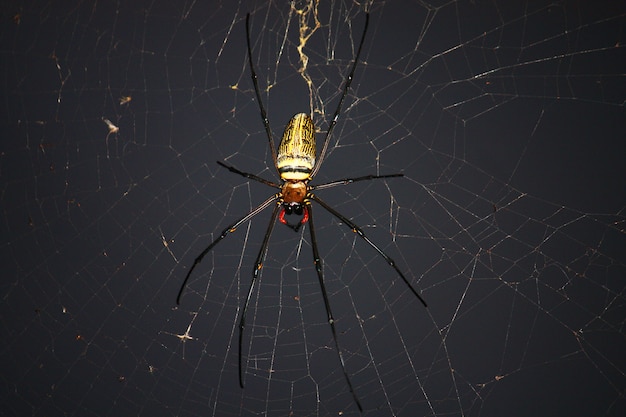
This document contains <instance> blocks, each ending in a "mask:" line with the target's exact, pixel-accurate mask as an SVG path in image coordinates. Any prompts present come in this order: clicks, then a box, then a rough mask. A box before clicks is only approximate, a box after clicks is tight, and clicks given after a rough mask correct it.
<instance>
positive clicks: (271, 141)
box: [246, 13, 277, 166]
mask: <svg viewBox="0 0 626 417" xmlns="http://www.w3.org/2000/svg"><path fill="white" fill-rule="evenodd" d="M246 41H247V43H248V62H249V63H250V75H251V76H252V84H254V92H255V93H256V98H257V100H258V102H259V108H260V110H261V119H262V120H263V125H264V126H265V133H267V140H268V141H269V144H270V150H271V151H272V161H273V162H274V166H276V158H277V156H276V147H275V146H274V139H273V138H272V129H270V121H269V120H268V119H267V112H266V111H265V107H263V100H261V92H260V91H259V81H258V80H257V76H256V71H255V70H254V64H253V63H252V47H251V46H250V13H248V14H246Z"/></svg>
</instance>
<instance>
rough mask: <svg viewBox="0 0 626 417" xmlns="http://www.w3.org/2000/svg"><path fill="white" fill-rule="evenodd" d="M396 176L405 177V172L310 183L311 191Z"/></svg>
mask: <svg viewBox="0 0 626 417" xmlns="http://www.w3.org/2000/svg"><path fill="white" fill-rule="evenodd" d="M396 177H404V174H387V175H365V176H363V177H356V178H344V179H342V180H335V181H332V182H327V183H326V184H319V185H310V186H309V191H313V190H325V189H327V188H332V187H336V186H338V185H348V184H352V183H353V182H357V181H368V180H377V179H380V178H396Z"/></svg>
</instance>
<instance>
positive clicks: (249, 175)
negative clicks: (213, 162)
mask: <svg viewBox="0 0 626 417" xmlns="http://www.w3.org/2000/svg"><path fill="white" fill-rule="evenodd" d="M217 163H218V164H219V165H220V166H222V167H224V168H226V169H227V170H229V171H230V172H233V173H235V174H238V175H241V176H242V177H245V178H248V179H251V180H255V181H258V182H260V183H262V184H265V185H269V186H270V187H274V188H278V189H280V185H278V184H276V183H273V182H272V181H268V180H266V179H265V178H261V177H259V176H258V175H254V174H250V173H249V172H243V171H240V170H238V169H237V168H235V167H234V166H232V165H226V164H225V163H223V162H221V161H217Z"/></svg>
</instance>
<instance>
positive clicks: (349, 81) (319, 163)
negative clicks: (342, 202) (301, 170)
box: [311, 13, 370, 178]
mask: <svg viewBox="0 0 626 417" xmlns="http://www.w3.org/2000/svg"><path fill="white" fill-rule="evenodd" d="M369 21H370V14H369V13H365V27H364V28H363V35H361V42H360V43H359V49H357V52H356V56H355V57H354V63H353V64H352V69H351V70H350V74H348V77H347V78H346V83H345V85H344V87H343V93H342V94H341V98H340V99H339V104H338V105H337V110H335V114H334V115H333V118H332V120H331V122H330V125H329V126H328V130H327V131H326V138H325V139H324V145H323V146H322V150H321V152H320V155H319V157H318V158H317V161H315V166H314V167H313V170H312V171H311V178H313V177H314V176H315V174H317V171H319V169H320V166H322V162H323V161H324V157H325V156H326V149H328V143H329V142H330V135H331V133H332V132H333V129H334V128H335V125H336V124H337V119H338V118H339V115H340V114H341V106H343V102H344V100H345V98H346V95H347V94H348V89H349V88H350V84H352V78H354V71H355V70H356V66H357V64H358V63H359V56H360V55H361V48H362V47H363V42H364V41H365V34H366V33H367V25H368V24H369Z"/></svg>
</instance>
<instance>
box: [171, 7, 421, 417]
mask: <svg viewBox="0 0 626 417" xmlns="http://www.w3.org/2000/svg"><path fill="white" fill-rule="evenodd" d="M368 22H369V14H366V15H365V28H364V29H363V35H362V36H361V42H360V43H359V47H358V49H357V53H356V56H355V58H354V63H353V64H352V69H351V70H350V73H349V74H348V76H347V78H346V81H345V85H344V87H343V93H342V95H341V98H340V99H339V104H338V105H337V110H335V114H334V115H333V117H332V119H331V122H330V124H329V126H328V130H327V131H326V137H325V138H324V143H323V145H322V149H321V150H320V153H319V157H318V158H317V159H316V158H315V151H316V145H315V127H314V126H313V120H312V119H311V117H310V116H309V115H307V114H305V113H298V114H296V115H295V116H293V117H292V118H291V119H290V120H289V123H288V124H287V126H286V127H285V132H284V134H283V137H282V139H281V141H280V144H279V145H278V151H276V149H275V148H274V141H273V139H272V130H271V128H270V125H269V121H268V119H267V114H266V112H265V108H264V107H263V102H262V100H261V93H260V91H259V85H258V80H257V76H256V72H255V71H254V65H253V63H252V47H251V46H250V14H248V15H247V16H246V40H247V43H248V62H249V64H250V73H251V76H252V83H253V84H254V92H255V94H256V98H257V100H258V102H259V109H260V110H261V119H262V120H263V125H264V126H265V132H266V133H267V139H268V141H269V146H270V150H271V152H272V159H273V162H274V166H275V167H276V170H277V172H278V175H279V176H280V179H281V180H282V185H279V184H276V183H275V182H272V181H269V180H266V179H264V178H261V177H259V176H257V175H255V174H251V173H247V172H243V171H240V170H238V169H237V168H235V167H233V166H229V165H226V164H225V163H223V162H219V161H218V164H219V165H220V166H222V167H224V168H226V169H228V170H229V171H231V172H233V173H235V174H238V175H241V176H243V177H245V178H248V179H252V180H255V181H258V182H260V183H263V184H265V185H268V186H270V187H273V188H276V189H278V190H279V192H278V193H276V194H274V195H272V196H271V197H269V198H268V199H267V200H265V201H264V202H262V203H261V204H259V205H258V206H257V207H256V208H254V209H253V210H252V211H250V212H249V213H248V214H246V215H245V216H243V217H241V218H240V219H238V220H237V221H235V222H234V223H232V224H230V225H229V226H228V227H226V228H225V229H224V230H223V231H222V233H221V234H220V235H219V236H218V237H217V238H216V239H215V240H213V242H211V243H210V244H209V246H207V247H206V248H205V249H204V250H203V251H202V252H201V253H200V255H198V256H197V257H196V259H195V260H194V262H193V265H192V266H191V268H189V271H188V272H187V276H185V280H184V281H183V284H182V285H181V287H180V291H179V292H178V297H177V298H176V302H177V303H180V298H181V296H182V294H183V290H184V289H185V286H186V285H187V281H188V280H189V277H190V276H191V273H192V272H193V270H194V269H195V267H196V266H197V265H198V264H199V263H200V262H201V261H202V259H203V258H204V256H205V255H206V254H207V253H209V252H210V251H211V249H213V247H215V245H217V244H218V243H219V242H221V241H222V239H224V238H225V237H226V236H227V235H228V234H230V233H233V232H234V231H235V230H237V228H238V227H239V226H240V225H241V224H243V223H245V222H247V221H249V220H250V219H252V218H253V217H254V216H256V215H257V214H259V213H260V212H261V211H263V210H264V209H266V208H267V207H269V206H270V205H272V203H275V204H274V211H273V212H272V217H271V219H270V223H269V224H268V227H267V231H266V232H265V237H264V238H263V243H262V244H261V249H260V251H259V254H258V255H257V259H256V262H255V265H254V268H253V272H252V281H251V282H250V287H249V289H248V293H247V296H246V299H245V302H244V305H243V308H242V310H241V315H240V319H239V385H241V387H242V388H243V386H244V384H243V366H242V361H241V351H242V343H243V330H244V328H245V326H246V313H247V311H248V305H249V303H250V297H251V296H252V292H253V290H254V284H255V283H256V281H257V278H258V276H259V274H260V271H261V269H262V267H263V262H264V260H265V255H266V254H267V249H268V244H269V240H270V237H271V235H272V230H273V229H274V224H275V223H276V219H278V220H279V221H280V222H281V223H283V224H285V225H287V226H289V227H290V228H292V229H293V230H295V231H298V229H299V228H300V226H302V225H303V224H305V223H307V222H308V223H309V233H310V235H311V248H312V250H313V263H314V264H315V270H316V273H317V278H318V281H319V284H320V289H321V292H322V298H323V299H324V307H325V308H326V314H327V316H328V317H327V319H328V324H329V325H330V328H331V331H332V334H333V340H334V341H335V348H336V349H337V355H338V357H339V362H340V364H341V369H342V371H343V375H344V377H345V379H346V382H347V384H348V388H349V389H350V393H351V394H352V398H353V399H354V402H355V403H356V405H357V407H358V408H359V410H360V411H362V410H363V407H362V406H361V403H360V401H359V398H358V397H357V395H356V393H355V391H354V388H353V387H352V382H351V381H350V377H349V376H348V372H347V371H346V365H345V363H344V360H343V355H342V352H341V348H340V347H339V341H338V339H337V331H336V329H335V319H334V318H333V314H332V311H331V307H330V301H329V298H328V294H327V293H326V285H325V284H324V272H323V268H322V261H321V258H320V255H319V251H318V249H317V239H316V236H315V227H314V225H313V208H312V205H311V203H312V202H313V201H315V202H316V203H317V204H319V205H320V206H322V207H323V208H324V209H325V210H326V211H328V212H329V213H330V214H331V215H333V216H335V217H336V218H337V219H339V220H340V222H341V223H343V224H345V225H346V226H348V227H349V228H350V229H351V230H352V231H353V232H354V233H356V234H358V235H359V236H360V237H361V238H362V239H363V240H364V241H365V242H366V243H367V244H368V245H369V246H370V247H372V248H373V249H374V250H375V251H376V252H378V254H379V255H380V256H381V257H382V258H383V259H384V260H385V261H386V262H387V264H389V266H391V267H392V268H393V269H394V270H395V271H396V273H397V274H398V276H399V277H400V278H401V279H402V280H403V281H404V283H405V284H406V285H407V286H408V288H409V289H410V290H411V292H412V293H413V294H414V295H415V297H416V298H417V299H418V300H419V301H420V302H421V303H422V304H424V306H426V302H425V301H424V299H422V297H421V296H420V295H419V293H418V292H417V291H416V290H415V289H414V288H413V287H412V286H411V284H410V283H409V281H408V280H407V279H406V277H405V276H404V275H403V274H402V272H401V271H400V269H399V268H398V267H397V266H396V264H395V262H394V261H393V260H392V259H391V258H390V257H389V256H388V255H387V254H386V253H385V252H383V251H382V249H380V248H379V247H378V246H376V244H374V243H373V242H372V241H371V240H370V239H369V238H368V237H367V236H365V233H363V231H362V230H361V229H360V228H359V227H358V226H357V225H356V224H354V223H353V222H352V221H351V220H350V219H348V218H347V217H345V216H344V215H343V214H341V213H339V212H338V211H337V210H335V209H334V208H332V207H331V206H329V205H328V204H327V203H326V202H324V200H322V199H320V198H319V197H317V196H316V195H314V194H313V193H312V192H311V191H313V190H321V189H327V188H332V187H336V186H339V185H346V184H351V183H353V182H356V181H365V180H373V179H380V178H393V177H402V174H389V175H367V176H364V177H358V178H347V179H342V180H337V181H332V182H329V183H325V184H319V185H309V181H311V180H312V179H313V177H314V176H315V174H317V171H318V170H319V169H320V166H321V164H322V162H323V161H324V156H325V155H326V150H327V149H328V144H329V142H330V138H331V133H332V131H333V129H334V127H335V124H336V123H337V119H338V117H339V114H340V113H341V106H342V104H343V101H344V99H345V98H346V95H347V93H348V89H349V88H350V84H351V83H352V78H353V76H354V71H355V69H356V66H357V63H358V61H359V55H360V54H361V47H362V46H363V41H364V40H365V34H366V33H367V25H368ZM291 214H295V215H298V216H302V217H301V219H300V221H299V222H298V223H297V224H296V225H292V224H290V223H288V222H287V220H286V219H285V215H291Z"/></svg>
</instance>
